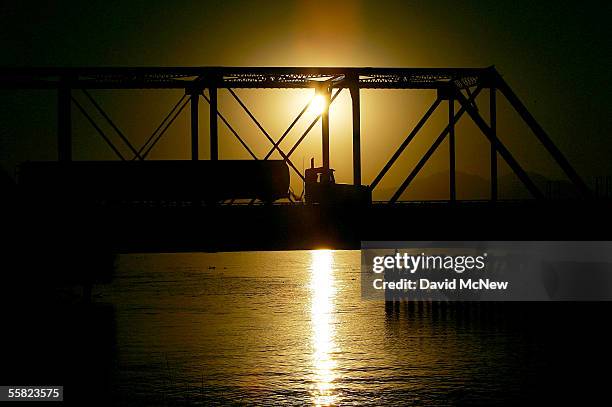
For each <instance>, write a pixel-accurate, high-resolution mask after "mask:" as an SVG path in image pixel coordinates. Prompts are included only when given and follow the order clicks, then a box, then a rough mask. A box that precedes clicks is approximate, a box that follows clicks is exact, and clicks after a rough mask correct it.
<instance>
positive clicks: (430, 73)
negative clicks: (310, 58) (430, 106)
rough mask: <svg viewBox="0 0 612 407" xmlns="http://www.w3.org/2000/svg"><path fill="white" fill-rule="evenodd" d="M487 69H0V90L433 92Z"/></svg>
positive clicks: (483, 80) (474, 81)
mask: <svg viewBox="0 0 612 407" xmlns="http://www.w3.org/2000/svg"><path fill="white" fill-rule="evenodd" d="M494 72H495V70H494V68H493V67H489V68H337V67H333V68H325V67H302V68H296V67H83V68H77V67H71V68H43V67H40V68H32V67H30V68H23V67H22V68H20V67H14V68H0V88H4V89H7V88H13V89H23V88H29V89H55V88H59V87H69V88H88V89H149V88H151V89H156V88H157V89H190V88H206V87H211V86H212V87H216V88H277V89H283V88H316V87H318V86H321V85H322V84H323V83H327V84H328V85H329V86H331V87H332V88H344V87H349V86H357V87H359V88H361V89H438V88H441V87H443V86H446V85H448V84H449V83H453V84H454V85H455V86H457V87H458V88H470V87H473V86H477V85H482V86H487V79H489V78H490V77H491V75H492V73H494Z"/></svg>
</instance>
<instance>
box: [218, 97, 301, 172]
mask: <svg viewBox="0 0 612 407" xmlns="http://www.w3.org/2000/svg"><path fill="white" fill-rule="evenodd" d="M228 91H229V92H230V94H231V95H232V96H233V97H234V99H236V101H237V102H238V104H239V105H240V107H242V109H243V110H244V111H245V112H246V113H247V115H248V116H249V117H250V118H251V120H253V122H254V123H255V124H256V125H257V127H258V128H259V130H261V132H262V133H263V135H264V136H266V138H267V139H268V141H269V142H270V143H272V146H273V148H274V149H276V150H277V151H278V152H279V154H280V155H281V157H283V160H285V162H286V163H287V164H289V166H290V167H291V168H293V170H294V171H295V173H296V174H297V175H298V176H299V177H300V178H301V179H302V180H304V179H305V178H304V174H302V173H301V172H300V170H298V169H297V167H296V166H295V165H294V164H293V162H292V161H291V159H290V158H289V156H288V155H286V154H285V153H284V152H283V150H281V148H280V147H279V146H278V145H277V144H276V143H275V142H274V139H273V138H272V137H270V135H269V134H268V132H267V131H266V129H264V127H263V126H262V125H261V123H259V121H258V120H257V118H256V117H255V116H254V115H253V113H251V111H250V110H249V108H248V107H247V106H246V105H245V104H244V103H243V102H242V100H241V99H240V98H239V97H238V95H236V92H234V91H233V90H232V89H229V88H228Z"/></svg>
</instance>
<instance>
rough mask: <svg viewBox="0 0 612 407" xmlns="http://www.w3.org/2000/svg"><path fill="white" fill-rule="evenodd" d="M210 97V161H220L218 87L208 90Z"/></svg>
mask: <svg viewBox="0 0 612 407" xmlns="http://www.w3.org/2000/svg"><path fill="white" fill-rule="evenodd" d="M208 92H209V94H210V95H209V96H210V159H211V160H213V161H217V160H218V159H219V126H218V122H217V112H218V110H217V87H216V86H214V87H213V86H211V87H210V88H208Z"/></svg>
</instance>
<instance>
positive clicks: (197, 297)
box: [94, 250, 553, 406]
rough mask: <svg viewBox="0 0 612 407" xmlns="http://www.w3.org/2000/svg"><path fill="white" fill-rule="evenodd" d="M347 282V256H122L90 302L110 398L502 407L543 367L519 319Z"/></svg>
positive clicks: (533, 338)
mask: <svg viewBox="0 0 612 407" xmlns="http://www.w3.org/2000/svg"><path fill="white" fill-rule="evenodd" d="M360 284H361V281H360V253H359V251H330V250H316V251H291V252H243V253H188V254H145V255H139V254H132V255H122V256H120V257H119V259H118V264H117V271H116V275H115V279H114V280H113V282H112V283H111V284H108V285H102V286H98V287H96V288H95V291H94V298H95V301H97V302H102V303H110V304H112V305H113V307H114V314H115V325H116V326H115V330H116V334H115V335H116V338H115V341H116V349H117V351H116V355H115V359H116V360H115V361H114V362H113V368H112V385H111V389H112V393H113V394H112V399H113V401H114V403H115V404H117V405H126V406H127V405H160V406H164V405H176V404H179V405H227V404H232V405H236V404H238V405H240V404H245V405H253V404H257V405H317V406H319V405H320V406H327V405H460V404H480V405H491V404H510V402H517V401H521V400H525V399H528V398H529V397H530V395H531V394H533V393H534V392H536V391H537V389H538V388H541V387H538V386H540V385H541V383H542V380H541V376H542V375H543V374H547V373H549V372H550V371H551V369H553V368H552V367H551V366H550V364H549V358H548V356H549V354H550V352H547V351H546V349H547V341H548V338H549V337H548V336H547V334H541V333H540V330H537V329H536V330H534V329H533V328H532V326H534V325H535V326H537V325H538V324H537V323H536V324H532V323H525V322H524V321H525V319H524V317H523V316H521V315H520V314H521V312H518V314H519V315H518V316H517V315H514V314H517V313H511V314H512V315H509V314H508V312H506V311H504V309H505V308H504V307H503V306H502V305H501V304H481V305H471V306H466V305H448V304H447V305H444V306H443V305H440V304H431V303H429V304H428V303H417V304H415V303H406V302H404V303H396V304H385V303H384V302H378V301H372V300H363V299H361V293H360ZM538 376H540V378H538ZM544 397H545V396H544Z"/></svg>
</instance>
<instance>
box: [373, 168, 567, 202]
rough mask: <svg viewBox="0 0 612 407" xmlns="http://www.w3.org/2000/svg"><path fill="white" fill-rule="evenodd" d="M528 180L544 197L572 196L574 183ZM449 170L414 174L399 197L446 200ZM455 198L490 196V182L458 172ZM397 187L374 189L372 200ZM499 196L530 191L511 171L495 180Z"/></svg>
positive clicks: (539, 178) (510, 196) (538, 177)
mask: <svg viewBox="0 0 612 407" xmlns="http://www.w3.org/2000/svg"><path fill="white" fill-rule="evenodd" d="M528 174H529V177H530V178H531V180H532V181H533V182H534V183H535V184H536V186H537V187H538V188H539V189H540V191H542V193H544V194H545V195H546V196H549V197H551V198H555V199H566V198H572V197H575V196H576V195H577V194H576V191H575V188H574V186H573V185H572V184H571V183H569V182H567V181H559V180H551V179H549V178H547V177H545V176H544V175H542V174H538V173H532V172H530V173H528ZM448 178H449V175H448V172H437V173H434V174H432V175H429V176H426V177H417V178H415V180H414V181H412V183H411V184H410V186H409V187H408V188H407V189H406V190H405V191H404V193H403V194H402V196H401V198H400V199H401V200H410V201H420V200H447V199H448V198H449V181H448ZM456 182H457V199H468V200H469V199H487V198H489V196H490V191H491V189H490V181H489V180H488V179H486V178H483V177H481V176H479V175H475V174H469V173H466V172H461V171H457V173H456ZM397 188H398V187H394V188H383V189H376V190H374V193H373V199H374V200H376V201H382V200H388V199H389V198H391V196H393V194H394V193H395V191H396V190H397ZM498 188H499V195H498V196H499V198H501V199H527V198H531V194H530V193H529V191H528V190H527V189H526V188H525V186H524V185H523V183H522V182H521V180H519V179H518V177H516V175H514V174H505V175H502V176H500V177H499V181H498Z"/></svg>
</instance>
